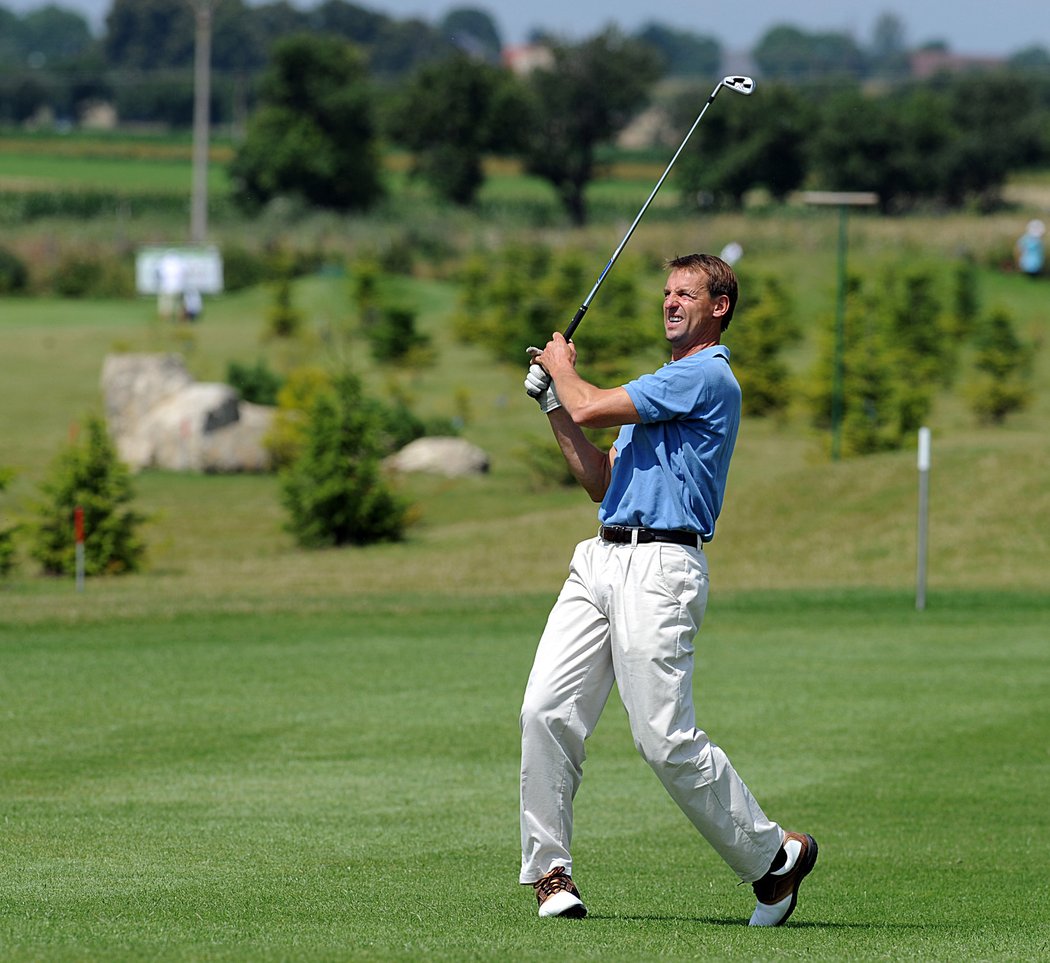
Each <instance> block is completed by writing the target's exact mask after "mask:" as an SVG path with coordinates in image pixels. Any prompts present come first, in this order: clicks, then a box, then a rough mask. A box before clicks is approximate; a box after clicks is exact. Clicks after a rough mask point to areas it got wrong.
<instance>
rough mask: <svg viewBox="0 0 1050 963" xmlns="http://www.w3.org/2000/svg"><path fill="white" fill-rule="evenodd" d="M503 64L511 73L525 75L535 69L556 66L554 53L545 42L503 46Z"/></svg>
mask: <svg viewBox="0 0 1050 963" xmlns="http://www.w3.org/2000/svg"><path fill="white" fill-rule="evenodd" d="M503 64H504V66H506V67H507V69H508V70H510V72H511V73H514V74H517V75H518V76H519V77H523V76H525V75H526V74H531V73H532V72H533V71H534V70H541V69H542V70H546V69H549V68H551V67H553V66H554V54H552V53H551V50H550V47H545V46H544V45H543V44H520V45H518V46H513V47H504V48H503Z"/></svg>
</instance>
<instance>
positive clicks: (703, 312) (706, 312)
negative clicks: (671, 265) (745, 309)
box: [664, 268, 729, 360]
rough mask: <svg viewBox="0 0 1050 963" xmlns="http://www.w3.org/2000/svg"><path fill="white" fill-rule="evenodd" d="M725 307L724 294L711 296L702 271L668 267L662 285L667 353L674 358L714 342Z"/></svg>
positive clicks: (726, 302) (715, 341)
mask: <svg viewBox="0 0 1050 963" xmlns="http://www.w3.org/2000/svg"><path fill="white" fill-rule="evenodd" d="M728 307H729V299H728V298H727V297H726V296H725V295H722V296H720V297H718V298H715V299H712V298H711V295H709V294H708V293H707V278H706V277H705V276H704V275H703V274H700V273H697V272H693V271H684V270H682V269H680V268H679V269H676V270H674V271H672V272H671V274H670V275H669V276H668V278H667V285H666V287H665V288H664V335H665V336H666V337H667V341H668V343H669V344H670V345H671V357H672V358H673V359H675V360H677V359H678V358H684V357H685V356H686V355H687V354H692V353H693V352H694V351H696V350H699V349H700V348H705V347H709V346H710V345H712V344H717V343H718V340H719V338H720V336H721V331H722V320H721V319H722V316H723V315H724V314H725V312H726V310H728Z"/></svg>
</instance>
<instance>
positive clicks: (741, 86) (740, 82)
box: [722, 77, 755, 95]
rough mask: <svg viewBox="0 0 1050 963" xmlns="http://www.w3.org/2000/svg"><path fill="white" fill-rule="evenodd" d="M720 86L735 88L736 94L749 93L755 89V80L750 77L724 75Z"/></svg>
mask: <svg viewBox="0 0 1050 963" xmlns="http://www.w3.org/2000/svg"><path fill="white" fill-rule="evenodd" d="M722 86H723V87H728V88H729V89H730V90H735V91H736V92H737V93H738V94H744V95H750V94H751V93H752V91H754V89H755V82H754V81H753V80H752V79H751V78H750V77H726V78H725V79H724V80H723V81H722Z"/></svg>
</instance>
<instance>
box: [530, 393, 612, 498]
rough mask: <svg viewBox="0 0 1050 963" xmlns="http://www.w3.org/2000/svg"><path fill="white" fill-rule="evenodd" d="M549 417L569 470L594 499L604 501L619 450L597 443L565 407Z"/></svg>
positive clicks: (556, 409)
mask: <svg viewBox="0 0 1050 963" xmlns="http://www.w3.org/2000/svg"><path fill="white" fill-rule="evenodd" d="M547 417H548V418H549V419H550V425H551V431H553V432H554V437H555V439H556V440H557V442H558V447H559V448H561V453H562V455H563V456H564V458H565V462H566V464H567V465H568V466H569V471H571V472H572V475H573V477H574V478H575V479H576V480H577V481H578V482H579V483H580V485H581V486H582V487H583V490H584V491H585V492H587V494H588V495H590V497H591V501H594V502H600V501H601V500H602V499H603V498H604V497H605V492H606V491H607V490H608V488H609V479H610V477H611V476H612V463H613V461H614V460H615V458H616V449H615V448H613V449H612V450H611V451H608V452H605V451H602V450H601V449H600V448H599V447H598V446H597V445H594V444H593V443H592V442H591V441H590V439H589V438H587V436H586V435H585V434H584V433H583V431H582V429H581V428H580V426H579V425H578V424H577V423H576V422H575V421H574V420H573V418H572V416H571V415H570V414H569V412H568V411H566V410H565V408H564V406H563V407H561V408H555V409H554V410H553V411H551V412H550V413H549V414H548V415H547Z"/></svg>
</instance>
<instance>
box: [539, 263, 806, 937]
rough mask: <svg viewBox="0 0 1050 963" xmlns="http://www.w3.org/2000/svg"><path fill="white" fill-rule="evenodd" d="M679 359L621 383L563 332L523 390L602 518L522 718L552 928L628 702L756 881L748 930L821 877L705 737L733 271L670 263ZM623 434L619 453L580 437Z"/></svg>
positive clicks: (646, 747) (719, 839)
mask: <svg viewBox="0 0 1050 963" xmlns="http://www.w3.org/2000/svg"><path fill="white" fill-rule="evenodd" d="M668 267H669V270H670V274H669V276H668V278H667V284H666V287H665V289H664V303H663V324H664V333H665V336H666V338H667V341H668V343H669V344H670V347H671V361H670V363H668V364H666V365H664V366H663V367H662V368H660V369H659V370H658V371H656V372H655V373H653V374H647V375H643V376H642V377H640V378H637V379H636V380H634V381H631V382H629V383H628V384H626V385H623V386H622V387H617V388H610V389H602V388H598V387H596V386H595V385H592V384H590V383H588V382H587V381H585V380H583V378H581V377H580V375H579V374H577V372H576V368H575V362H576V349H575V346H574V345H573V343H572V342H571V341H566V339H565V338H564V337H563V336H562V335H561V334H559V333H555V334H554V335H553V337H552V339H551V340H550V341H549V342H548V343H547V345H546V347H544V348H543V350H542V351H540V350H538V349H535V348H530V349H529V352H530V354H531V355H532V356H533V363H532V365H531V366H530V368H529V373H528V376H527V378H526V381H525V386H526V390H527V391H528V393H529V394H530V395H531V396H532V397H534V398H536V399H537V400H538V402H539V405H540V408H541V409H542V410H543V411H544V412H545V413H546V414H547V417H548V419H549V421H550V426H551V429H552V431H553V432H554V436H555V438H556V439H557V441H558V444H559V446H560V448H561V451H562V454H563V455H564V457H565V460H566V462H567V463H568V465H569V468H570V469H571V471H572V473H573V475H574V476H575V477H576V479H577V480H578V481H579V483H580V484H581V485H582V487H583V488H584V490H585V491H586V492H587V493H588V495H590V496H591V498H592V499H593V500H594V501H595V502H599V503H600V504H601V507H600V509H599V511H598V518H599V521H600V522H601V527H600V529H599V533H598V536H597V537H595V538H591V539H588V540H586V541H584V542H581V543H580V544H579V545H578V546H577V547H576V551H575V553H574V555H573V558H572V562H571V564H570V567H569V575H568V578H567V579H566V581H565V585H564V587H563V589H562V591H561V593H560V595H559V596H558V600H557V602H556V603H555V605H554V607H553V609H552V610H551V613H550V616H549V618H548V621H547V625H546V628H545V629H544V632H543V635H542V637H541V638H540V642H539V646H538V648H537V651H536V657H535V662H534V664H533V667H532V672H531V674H530V676H529V681H528V686H527V688H526V691H525V698H524V703H523V706H522V710H521V732H522V740H521V845H522V860H521V875H520V877H519V881H520V882H521V883H523V884H531V885H532V886H533V888H534V889H535V892H536V898H537V900H538V902H539V915H540V916H543V917H550V916H566V917H581V916H584V915H586V912H587V910H586V908H585V906H584V904H583V900H582V899H581V897H580V893H579V890H578V889H577V887H576V885H575V883H574V882H573V880H572V870H573V864H572V855H571V852H570V847H571V843H572V829H573V799H574V797H575V795H576V790H577V789H578V788H579V785H580V779H581V775H582V766H583V760H584V756H585V752H584V743H585V741H586V739H587V738H588V736H590V734H591V733H592V732H593V730H594V727H595V725H596V724H597V722H598V717H599V716H600V715H601V712H602V710H603V708H604V707H605V703H606V700H607V699H608V697H609V694H610V692H611V691H612V686H613V683H615V684H616V685H617V687H618V689H619V693H620V697H621V699H622V701H623V704H624V706H625V708H626V709H627V714H628V717H629V720H630V726H631V733H632V735H633V737H634V742H635V745H636V747H637V748H638V751H639V752H640V753H641V754H642V756H643V758H644V759H645V761H646V762H647V763H648V764H649V765H650V766H651V767H652V769H653V771H654V772H655V773H656V775H657V777H658V778H659V779H660V781H661V782H662V783H663V785H664V788H665V789H666V790H667V791H668V793H670V795H671V798H672V799H674V801H675V802H676V803H677V804H678V806H679V807H680V808H681V809H682V811H683V812H684V813H685V815H686V816H687V817H688V818H689V820H690V821H691V822H692V823H693V825H694V826H695V827H696V828H697V829H698V830H699V831H700V833H701V834H702V835H703V836H704V838H705V839H706V840H707V841H708V842H709V843H710V844H711V845H712V846H713V847H714V849H715V851H716V852H717V853H718V854H719V855H720V856H721V857H722V858H723V859H724V860H725V861H726V863H727V864H728V865H729V867H730V868H731V869H732V870H733V871H734V872H735V873H736V874H737V875H738V876H739V877H740V879H741V880H742V881H743V882H746V883H751V884H752V887H753V889H754V892H755V895H756V897H757V900H758V902H757V905H756V906H755V909H754V912H753V914H752V916H751V920H750V924H751V925H752V926H779V925H780V924H781V923H783V922H784V921H785V920H787V918H788V917H789V916H790V915H791V913H792V912H793V911H794V909H795V903H796V899H797V896H798V889H799V884H800V883H801V882H802V880H803V879H804V878H805V877H806V876H807V874H808V873H809V872H810V871H811V870H812V869H813V866H814V863H815V862H816V859H817V843H816V841H815V840H814V839H813V837H812V836H809V835H805V834H802V833H795V832H785V831H784V830H783V829H782V828H781V827H780V826H779V825H778V824H777V823H775V822H772V821H771V820H770V819H769V818H768V817H767V816H766V815H765V813H764V812H763V811H762V809H761V807H760V806H759V805H758V803H757V802H756V800H755V799H754V797H753V796H752V795H751V793H750V791H749V790H748V788H747V786H745V785H744V782H743V780H742V779H741V778H740V776H738V775H737V773H736V770H735V769H734V768H733V766H732V765H731V763H730V762H729V759H728V758H727V757H726V755H725V753H724V752H723V751H722V750H721V749H719V748H718V746H716V745H715V744H714V743H713V742H711V740H710V739H709V738H708V737H707V735H706V733H704V732H703V731H702V730H701V729H698V728H697V726H696V720H695V716H694V709H693V698H692V681H693V638H694V636H695V635H696V633H697V631H698V630H699V628H700V623H701V621H702V619H703V615H704V609H705V607H706V603H707V589H708V573H707V561H706V559H705V556H704V552H703V543H704V542H707V541H710V540H711V538H712V537H713V536H714V532H715V521H716V519H717V518H718V514H719V511H720V509H721V507H722V500H723V495H724V492H725V484H726V476H727V473H728V470H729V461H730V457H731V456H732V453H733V446H734V443H735V441H736V435H737V426H738V424H739V420H740V388H739V386H738V384H737V381H736V378H735V377H734V376H733V372H732V370H731V368H730V366H729V351H728V349H727V348H725V347H724V346H723V345H721V343H720V341H721V333H722V332H723V331H725V329H726V328H727V327H728V326H729V322H730V320H731V319H732V317H733V310H734V307H735V306H736V301H737V280H736V277H735V275H734V273H733V270H732V268H731V267H730V266H729V265H728V264H726V263H725V262H724V261H722V260H721V259H720V258H717V257H714V256H713V255H709V254H691V255H688V256H685V257H678V258H675V259H673V260H671V261H670V262H669V263H668ZM615 426H621V427H620V432H619V435H618V436H617V439H616V443H615V445H614V446H613V448H612V449H611V450H610V451H609V452H604V451H601V450H599V449H598V448H597V447H596V446H595V445H593V444H592V443H591V442H590V441H589V440H588V439H587V437H586V436H585V435H584V433H583V431H582V428H583V427H588V428H607V427H615Z"/></svg>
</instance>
